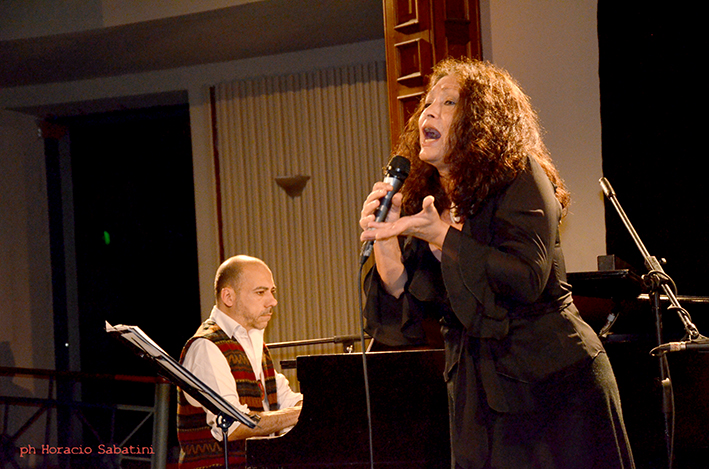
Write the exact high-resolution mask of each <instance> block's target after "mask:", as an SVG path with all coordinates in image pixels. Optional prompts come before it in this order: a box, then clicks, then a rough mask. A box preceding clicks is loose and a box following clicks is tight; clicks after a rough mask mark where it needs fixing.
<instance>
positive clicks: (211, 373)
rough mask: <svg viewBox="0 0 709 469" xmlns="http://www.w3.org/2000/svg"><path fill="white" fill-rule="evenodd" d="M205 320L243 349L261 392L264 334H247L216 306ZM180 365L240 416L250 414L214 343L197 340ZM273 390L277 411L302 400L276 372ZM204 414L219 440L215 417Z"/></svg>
mask: <svg viewBox="0 0 709 469" xmlns="http://www.w3.org/2000/svg"><path fill="white" fill-rule="evenodd" d="M209 318H210V319H212V320H214V322H216V323H217V325H218V326H219V327H220V328H221V329H222V331H224V333H225V334H226V335H228V336H229V337H231V338H232V339H234V340H236V341H237V342H239V344H240V345H241V346H242V347H243V348H244V351H245V352H246V355H247V356H248V357H249V361H250V362H251V367H252V368H253V370H254V375H255V376H256V379H258V380H260V381H261V383H262V384H263V385H264V389H265V376H264V373H263V368H262V366H261V360H262V358H263V332H264V331H263V330H258V329H251V330H250V331H248V332H247V331H246V329H245V328H244V327H243V326H241V325H240V324H239V323H237V322H236V321H234V320H233V319H232V318H230V317H229V316H227V315H226V314H224V313H223V312H222V311H220V310H219V309H218V308H217V307H216V306H215V307H214V308H212V313H211V314H210V316H209ZM182 365H183V366H184V367H185V368H187V369H188V370H189V371H191V372H192V373H193V374H194V375H195V376H196V377H197V378H199V379H200V380H202V381H203V382H204V384H206V385H207V386H209V387H210V388H212V389H213V390H214V392H216V393H217V394H219V395H220V396H222V397H223V398H224V399H225V400H226V401H228V402H229V403H231V404H232V405H233V406H234V407H236V408H237V409H238V410H240V411H241V412H244V413H249V412H250V411H249V408H248V407H247V406H246V405H243V404H241V403H240V402H239V394H238V393H237V392H236V381H235V380H234V376H233V375H232V374H231V367H230V366H229V363H228V362H227V359H226V357H225V356H224V354H223V353H222V352H221V350H219V347H217V345H216V344H215V343H214V342H212V341H211V340H209V339H204V340H200V339H197V340H195V341H194V342H192V344H191V345H190V347H189V349H187V353H186V354H185V359H184V361H183V363H182ZM276 389H277V392H278V404H279V407H280V408H281V409H285V408H287V407H293V406H295V404H297V403H298V402H300V401H302V400H303V395H302V394H301V393H299V392H293V390H291V388H290V384H289V383H288V379H287V378H286V377H285V376H283V375H282V374H281V373H278V372H276ZM185 396H186V397H187V401H188V402H189V403H190V404H191V405H193V406H196V407H202V405H201V404H200V403H199V402H197V401H196V400H195V399H193V398H192V397H191V396H190V395H189V394H187V393H185ZM263 408H264V409H265V410H269V405H268V398H267V397H264V401H263ZM205 412H206V413H207V425H209V426H210V427H211V428H212V435H213V436H214V438H215V439H217V440H219V441H221V440H222V430H221V428H219V426H218V425H217V419H216V416H215V415H214V414H213V413H212V412H210V411H209V410H207V409H205ZM237 425H241V423H239V422H234V423H233V424H232V425H231V426H230V427H229V433H231V432H232V431H233V430H234V429H235V428H236V426H237Z"/></svg>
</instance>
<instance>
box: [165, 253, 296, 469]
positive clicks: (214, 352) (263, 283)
mask: <svg viewBox="0 0 709 469" xmlns="http://www.w3.org/2000/svg"><path fill="white" fill-rule="evenodd" d="M214 287H215V297H216V306H215V307H214V308H213V309H212V313H211V315H210V317H209V319H207V320H206V321H205V322H204V323H203V324H202V325H201V326H200V328H199V329H198V330H197V332H196V333H195V335H194V336H193V337H192V338H191V339H190V340H189V341H187V344H185V347H184V349H183V350H182V356H181V359H180V361H181V362H182V364H183V365H184V366H185V368H187V369H188V370H190V371H191V372H192V373H193V374H194V375H195V376H197V377H198V378H199V379H200V380H202V381H203V382H204V383H205V384H206V385H207V386H209V387H210V388H212V389H213V390H214V391H215V392H216V393H217V394H219V395H221V396H222V397H224V398H225V399H226V400H227V401H229V402H230V403H231V404H233V405H234V407H236V408H237V409H239V410H240V411H242V412H244V413H246V414H249V415H252V416H255V419H258V418H260V420H259V421H258V425H257V426H256V427H255V428H253V429H251V428H248V427H247V426H246V425H243V424H241V423H239V422H235V423H234V424H232V426H231V427H230V428H229V431H228V432H229V433H228V435H229V438H228V439H229V468H230V469H232V468H238V467H245V462H246V455H245V452H244V448H245V443H244V440H245V439H246V438H248V437H251V436H259V435H270V434H272V433H276V432H279V431H281V430H284V429H286V428H288V427H291V426H293V425H295V423H296V422H297V421H298V416H299V415H300V409H301V407H300V406H301V404H302V400H303V395H302V394H300V393H296V392H293V391H292V390H291V388H290V386H289V384H288V380H287V379H286V377H285V376H283V375H282V374H280V373H277V372H276V371H275V370H274V367H273V362H272V361H271V355H270V353H269V351H268V348H267V347H266V345H265V344H264V340H263V333H264V329H265V328H266V325H267V324H268V321H269V320H270V319H271V316H272V314H273V311H272V310H273V307H274V306H276V303H277V301H276V298H275V296H274V293H275V291H276V286H275V284H274V282H273V275H272V274H271V271H270V270H269V268H268V266H266V264H265V263H264V262H263V261H261V260H260V259H256V258H253V257H248V256H235V257H232V258H230V259H227V260H226V261H225V262H224V263H223V264H222V265H221V266H219V268H218V269H217V274H216V277H215V279H214ZM177 405H178V407H177V435H178V439H179V441H180V468H184V469H196V468H203V467H214V466H220V467H221V466H223V464H224V447H223V446H222V439H223V438H222V430H221V428H220V427H219V426H218V424H217V422H216V416H215V415H214V414H213V413H211V412H210V411H208V410H205V409H204V408H203V407H202V406H201V405H200V404H199V403H198V402H197V401H196V400H194V399H193V398H192V397H191V396H189V395H187V394H185V393H184V392H183V391H182V390H179V392H178V396H177Z"/></svg>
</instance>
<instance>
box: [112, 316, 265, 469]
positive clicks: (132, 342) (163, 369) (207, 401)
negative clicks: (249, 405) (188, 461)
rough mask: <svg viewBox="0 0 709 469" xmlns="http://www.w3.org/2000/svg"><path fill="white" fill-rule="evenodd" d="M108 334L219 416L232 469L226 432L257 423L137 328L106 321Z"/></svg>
mask: <svg viewBox="0 0 709 469" xmlns="http://www.w3.org/2000/svg"><path fill="white" fill-rule="evenodd" d="M106 332H108V333H109V334H110V335H111V336H113V337H115V338H117V339H118V340H120V341H121V342H123V343H124V344H126V345H127V346H128V347H129V348H130V349H131V350H132V351H133V352H134V353H135V354H136V355H138V356H139V357H142V358H145V359H146V360H149V361H150V362H151V363H153V365H154V366H156V367H157V369H158V373H159V374H161V375H163V376H164V377H165V378H167V379H168V380H169V381H170V382H172V384H174V385H175V386H179V387H180V388H182V390H183V391H185V392H186V393H187V394H189V395H190V396H192V397H193V398H194V399H195V400H196V401H197V402H199V403H200V404H202V406H203V407H204V408H205V409H208V410H209V411H211V412H212V413H213V414H214V415H216V416H217V424H218V425H219V428H221V429H222V443H223V446H224V467H225V468H226V469H228V468H229V450H228V446H229V445H228V443H229V440H228V434H227V431H228V429H229V427H230V426H231V424H232V423H234V422H235V421H239V422H241V423H243V424H244V425H246V426H247V427H249V428H254V427H255V426H256V425H257V423H258V422H256V421H254V420H253V419H252V418H251V417H250V416H248V415H246V414H244V413H243V412H241V411H240V410H239V409H237V408H236V407H234V406H233V405H232V404H231V403H230V402H228V401H227V400H225V399H224V398H223V397H222V396H220V395H219V394H217V393H216V392H214V390H213V389H212V388H210V387H209V386H207V385H206V384H204V382H202V381H201V380H200V379H199V378H197V377H196V376H195V375H193V374H192V373H191V372H190V371H189V370H188V369H187V368H185V367H183V366H182V365H180V363H178V362H177V360H175V359H174V358H172V357H171V356H170V355H168V354H167V353H166V352H165V351H164V350H163V349H162V348H160V346H159V345H158V344H156V343H155V342H153V340H152V339H151V338H150V337H148V336H147V335H146V334H145V333H144V332H143V331H142V330H141V329H140V328H139V327H138V326H124V325H123V324H119V325H117V326H112V325H110V324H109V323H108V321H106Z"/></svg>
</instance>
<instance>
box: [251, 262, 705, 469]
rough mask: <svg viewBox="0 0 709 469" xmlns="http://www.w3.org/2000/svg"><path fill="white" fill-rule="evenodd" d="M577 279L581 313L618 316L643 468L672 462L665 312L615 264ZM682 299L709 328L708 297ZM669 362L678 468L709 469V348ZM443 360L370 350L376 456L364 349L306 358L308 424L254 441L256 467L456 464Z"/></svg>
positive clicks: (629, 413)
mask: <svg viewBox="0 0 709 469" xmlns="http://www.w3.org/2000/svg"><path fill="white" fill-rule="evenodd" d="M569 282H570V283H571V284H572V286H573V292H574V301H575V302H576V304H577V306H578V307H579V310H580V312H581V315H582V316H583V318H584V319H585V320H586V321H587V322H588V323H589V324H591V326H592V327H593V328H594V329H595V330H596V331H599V330H601V329H603V327H604V326H605V325H606V324H607V323H608V318H609V317H611V315H612V316H615V317H617V318H618V319H617V320H616V322H615V323H614V324H613V326H612V327H611V329H610V333H609V334H608V335H607V336H605V338H604V342H605V346H606V350H607V351H608V355H609V357H610V360H611V364H612V365H613V368H614V371H615V375H616V378H617V381H618V386H619V388H620V395H621V401H622V403H623V411H624V416H625V423H626V427H627V429H628V434H629V437H630V442H631V445H632V446H633V448H634V451H635V459H636V465H637V467H638V468H641V467H642V468H644V469H664V468H666V467H668V464H667V459H666V452H665V449H664V448H665V438H664V435H663V409H662V408H661V398H660V390H661V387H662V386H661V384H660V383H659V378H658V376H659V372H658V359H657V358H655V357H652V356H651V355H650V353H649V352H650V350H651V349H652V348H653V347H654V346H656V345H657V337H656V327H655V326H656V324H655V323H656V318H655V317H654V315H653V313H652V310H651V304H650V301H649V299H648V296H647V294H646V293H645V291H644V289H643V285H642V283H641V281H640V278H639V277H638V276H637V275H635V274H633V273H632V272H631V271H629V270H623V269H620V270H618V269H616V270H611V271H598V272H582V273H570V274H569ZM680 300H681V301H682V304H683V306H684V307H685V308H686V309H688V310H689V311H690V312H691V313H692V315H693V318H694V319H695V324H696V325H697V326H698V328H699V330H700V331H701V332H703V333H705V334H706V332H707V331H709V298H706V297H699V298H697V297H692V298H687V297H685V298H682V297H681V298H680ZM666 307H667V303H666V302H665V303H664V308H665V309H666ZM695 313H696V314H695ZM665 315H666V318H664V320H663V321H662V322H663V323H664V325H665V329H664V334H665V341H676V340H681V338H682V337H681V333H682V330H681V327H679V325H678V320H677V318H676V317H674V315H671V314H668V313H665ZM668 359H669V362H670V365H671V369H672V382H673V388H674V411H675V420H676V425H675V435H674V436H675V438H674V445H675V447H674V455H675V466H674V467H682V468H684V469H695V468H696V469H699V468H702V469H705V468H706V467H707V466H706V461H707V460H709V433H707V431H706V429H707V428H709V396H708V395H707V394H706V393H707V391H706V390H707V389H709V353H691V352H686V353H681V354H680V353H678V354H673V355H672V356H671V357H669V358H668ZM443 362H444V356H443V351H442V350H426V351H405V352H375V353H368V354H367V369H368V377H369V388H370V392H371V415H372V441H373V457H372V458H370V450H369V430H368V419H367V409H366V400H365V390H364V389H365V388H364V378H363V364H362V355H361V354H335V355H315V356H300V357H298V358H297V359H296V363H297V373H298V381H299V382H300V390H301V391H302V392H303V394H304V395H305V396H306V397H305V401H304V405H303V410H302V413H301V416H300V420H299V422H298V424H296V425H295V426H294V427H293V429H292V430H291V431H289V432H288V433H286V434H284V435H282V436H276V437H265V438H250V439H248V440H246V462H247V467H250V468H254V469H275V468H283V469H296V468H303V469H306V468H307V469H326V468H336V467H347V468H353V469H357V468H367V467H372V465H373V466H374V467H377V468H392V469H398V468H401V469H404V468H406V469H418V468H421V469H423V468H431V469H438V468H441V469H442V468H446V469H447V468H448V467H450V455H449V451H450V450H449V433H448V411H447V396H446V389H445V384H444V382H443V378H442V370H443ZM694 461H699V462H698V463H695V462H694ZM702 461H703V462H702ZM697 464H698V465H697Z"/></svg>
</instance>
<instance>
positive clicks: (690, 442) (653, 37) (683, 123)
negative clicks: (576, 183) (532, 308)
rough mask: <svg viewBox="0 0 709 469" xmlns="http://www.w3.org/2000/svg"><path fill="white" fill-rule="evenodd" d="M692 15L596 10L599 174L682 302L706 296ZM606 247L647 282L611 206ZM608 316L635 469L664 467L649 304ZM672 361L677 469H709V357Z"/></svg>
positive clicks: (699, 48) (607, 4) (702, 113)
mask: <svg viewBox="0 0 709 469" xmlns="http://www.w3.org/2000/svg"><path fill="white" fill-rule="evenodd" d="M698 5H699V4H698V3H696V2H686V1H679V2H659V1H627V0H626V1H616V0H601V1H599V6H598V35H599V60H600V68H599V73H600V84H601V90H600V91H601V124H602V139H603V140H602V150H603V173H604V176H605V177H607V178H608V179H609V181H610V182H611V184H612V186H613V188H614V189H615V192H616V194H617V198H618V201H619V202H620V204H621V206H622V208H623V209H624V211H625V212H626V214H627V216H628V218H629V219H630V222H631V223H632V225H633V226H634V228H635V230H636V231H637V233H638V235H639V236H640V238H641V240H642V242H643V244H644V245H645V247H646V248H647V250H648V251H649V253H650V254H651V255H652V256H655V257H656V258H658V259H665V260H666V264H665V265H664V270H665V272H666V273H667V274H669V275H670V276H671V277H672V279H673V280H674V281H675V283H676V285H677V291H678V293H679V294H680V295H682V296H709V287H708V286H707V284H706V279H707V274H706V272H705V270H706V266H707V265H708V264H709V246H708V245H707V243H706V241H705V240H706V237H707V236H706V233H705V227H706V221H705V220H706V218H707V215H706V213H707V208H708V205H709V200H708V197H707V190H706V186H707V181H706V175H707V169H708V168H709V163H708V162H707V154H706V150H705V147H706V145H705V142H704V136H705V135H706V126H707V115H706V109H707V105H708V104H709V96H708V95H707V93H706V91H705V90H704V81H705V80H704V75H705V71H704V70H705V69H706V66H705V65H704V63H703V62H704V57H706V52H705V49H706V46H707V40H706V36H705V32H704V31H705V30H706V26H705V25H703V24H702V21H703V20H702V15H701V14H700V13H699V11H698ZM606 242H607V253H609V254H615V255H617V256H618V257H619V258H621V259H622V260H624V261H626V262H628V263H630V264H631V265H632V266H633V267H634V269H635V270H636V271H637V272H638V273H639V274H643V273H645V272H647V269H646V268H645V266H644V262H643V258H642V256H641V255H640V251H639V249H638V248H637V246H636V245H635V243H634V242H633V240H632V238H631V236H630V235H629V233H628V230H627V229H626V228H625V226H624V225H623V224H622V222H621V218H620V216H619V215H618V213H617V211H616V209H615V208H614V207H613V206H612V205H611V204H610V203H608V202H606ZM681 304H682V306H683V307H684V308H685V309H687V310H688V311H689V313H690V314H691V317H692V320H693V322H694V323H695V325H696V326H697V327H698V328H699V331H700V333H703V334H704V335H709V307H708V306H707V304H706V303H703V302H701V301H692V300H690V299H682V300H681ZM667 306H668V304H667V303H666V302H665V303H663V304H662V309H661V312H662V314H663V315H662V318H661V321H660V323H661V324H662V326H663V336H664V341H670V340H671V341H676V340H681V339H682V338H683V337H684V333H685V331H684V328H683V326H682V324H681V323H680V321H679V319H678V317H677V315H676V313H675V312H668V311H667V310H666V308H667ZM614 307H616V308H617V310H618V311H620V317H619V319H618V322H617V323H616V325H615V326H614V328H613V332H614V334H613V335H612V336H611V337H610V339H611V340H610V341H609V343H607V346H606V348H607V350H608V353H609V356H610V358H611V363H612V364H613V367H614V370H615V373H616V377H617V380H618V384H619V387H620V392H621V400H622V403H623V410H624V413H625V418H626V424H627V428H628V433H629V436H630V439H631V445H632V446H633V450H634V453H635V458H636V463H637V467H638V468H639V469H645V468H648V469H654V468H666V467H668V464H667V457H666V455H667V451H666V448H665V437H664V416H663V411H662V398H661V385H660V382H659V376H660V371H659V363H658V359H657V358H654V357H651V356H650V355H649V351H650V350H651V349H652V348H653V347H654V346H655V345H657V334H656V327H655V321H656V316H655V314H654V312H653V310H652V308H651V305H650V303H649V302H648V301H642V302H637V301H627V300H623V299H621V300H619V299H617V298H616V299H615V301H614ZM599 310H600V311H602V310H603V308H600V309H597V310H596V311H599ZM582 312H583V311H582ZM667 358H668V362H669V367H670V380H671V383H672V389H673V391H674V395H673V397H674V410H675V412H674V421H673V423H674V436H675V438H674V453H675V458H676V459H675V464H674V466H673V467H675V468H685V469H686V468H696V469H700V468H706V467H709V437H708V436H707V433H709V432H707V429H709V396H708V395H707V389H709V353H697V352H681V353H680V352H677V353H674V354H669V356H668V357H667ZM669 415H670V416H672V413H670V414H669ZM671 424H672V421H671Z"/></svg>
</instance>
